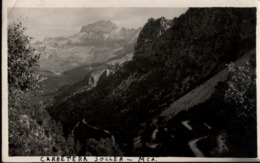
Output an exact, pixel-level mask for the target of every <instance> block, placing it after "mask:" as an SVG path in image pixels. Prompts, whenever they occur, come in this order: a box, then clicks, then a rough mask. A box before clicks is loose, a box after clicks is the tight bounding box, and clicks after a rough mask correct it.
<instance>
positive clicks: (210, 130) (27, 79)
mask: <svg viewBox="0 0 260 163" xmlns="http://www.w3.org/2000/svg"><path fill="white" fill-rule="evenodd" d="M257 12H259V11H258V8H257V7H243V6H242V7H229V6H228V7H219V6H216V7H170V6H169V7H167V6H166V7H111V6H107V7H59V8H55V7H8V8H7V24H6V27H7V29H6V31H7V32H6V34H7V36H6V37H7V38H6V40H7V43H6V46H7V50H6V61H7V62H6V66H7V67H6V73H7V74H6V77H7V79H6V81H7V85H8V87H7V89H6V90H7V92H5V93H6V96H3V97H7V99H8V100H7V105H6V115H5V116H6V118H7V121H8V122H6V123H8V125H7V126H8V129H7V130H6V132H8V137H7V139H8V143H7V147H6V149H5V150H6V152H7V153H8V157H9V158H15V157H24V156H26V157H35V156H37V157H41V158H39V161H44V162H48V161H50V162H51V161H53V160H51V159H53V158H54V159H55V160H54V161H59V160H58V159H60V158H61V156H82V157H83V156H84V159H86V160H87V158H88V157H93V156H94V157H96V159H100V158H98V157H101V156H102V158H103V157H108V156H110V157H113V160H112V161H119V159H124V157H129V158H138V159H139V161H147V160H144V159H145V158H147V159H153V160H152V161H159V160H156V159H157V158H163V157H176V158H179V157H181V158H190V159H192V158H195V157H198V158H254V159H257V158H258V150H257V147H258V145H257V142H258V141H257V136H258V135H257V82H256V78H257V73H256V67H257V59H256V58H257V55H256V53H257V46H256V45H257V37H256V36H257ZM3 30H5V29H3ZM2 54H3V55H4V53H2ZM2 57H3V56H2ZM2 61H3V62H4V61H5V59H3V60H2ZM2 69H3V70H4V68H3V67H2ZM2 77H3V76H2ZM2 94H3V92H2ZM3 109H4V108H3ZM3 115H4V114H3ZM3 132H4V131H3ZM47 156H55V157H52V158H50V157H47ZM116 158H117V160H114V159H116ZM110 159H111V158H110ZM138 159H137V160H138ZM140 159H141V160H140ZM86 160H83V158H82V161H83V162H84V161H86ZM65 161H66V160H65ZM69 161H71V160H69ZM76 161H77V160H76ZM99 161H103V160H99ZM104 161H105V160H104ZM110 161H111V160H110ZM121 161H122V160H121ZM123 161H127V160H123ZM128 161H133V160H128ZM150 161H151V160H150Z"/></svg>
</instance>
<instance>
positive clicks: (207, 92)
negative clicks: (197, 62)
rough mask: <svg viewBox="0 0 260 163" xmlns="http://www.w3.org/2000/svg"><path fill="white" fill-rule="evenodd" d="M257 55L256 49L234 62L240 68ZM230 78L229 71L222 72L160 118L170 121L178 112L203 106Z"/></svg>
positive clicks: (194, 90)
mask: <svg viewBox="0 0 260 163" xmlns="http://www.w3.org/2000/svg"><path fill="white" fill-rule="evenodd" d="M254 55H255V49H253V50H250V51H249V52H247V53H246V54H244V55H243V56H242V57H241V58H239V59H238V60H237V61H235V62H234V64H235V65H237V66H240V65H242V64H245V63H246V62H248V61H249V59H250V57H252V56H254ZM227 77H228V69H227V68H225V69H224V70H222V71H220V72H219V73H217V74H216V75H214V76H213V77H212V78H210V79H209V80H207V81H206V82H204V83H203V84H201V85H199V86H198V87H196V88H195V89H193V90H192V91H190V92H189V93H187V94H185V95H184V96H182V97H181V98H179V99H178V100H176V101H174V102H173V103H172V104H171V105H170V106H169V107H168V108H167V109H165V110H164V111H163V112H162V113H161V114H160V116H162V117H164V118H166V119H170V118H172V117H174V116H175V115H176V114H178V112H180V111H183V110H188V109H189V108H192V107H193V106H195V105H198V104H201V103H203V102H205V101H207V100H208V99H209V98H210V97H211V95H212V94H213V93H214V91H215V87H216V86H217V84H218V83H219V82H223V81H226V80H227Z"/></svg>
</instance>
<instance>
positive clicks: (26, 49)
mask: <svg viewBox="0 0 260 163" xmlns="http://www.w3.org/2000/svg"><path fill="white" fill-rule="evenodd" d="M25 30H26V29H25V28H24V27H23V26H22V23H21V22H20V23H15V22H13V23H11V24H10V25H8V86H9V89H8V93H9V97H12V98H15V99H16V100H18V98H22V96H21V94H23V93H25V92H27V91H28V90H37V89H38V88H39V86H40V83H41V82H42V81H43V80H44V78H42V77H40V76H39V75H38V74H35V73H34V72H33V70H32V69H33V68H34V67H36V66H38V60H39V58H40V55H41V54H43V53H44V47H43V48H41V49H37V50H36V49H35V48H33V47H32V46H31V44H30V42H31V40H32V37H29V36H27V35H25V34H24V32H25Z"/></svg>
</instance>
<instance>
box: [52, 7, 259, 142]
mask: <svg viewBox="0 0 260 163" xmlns="http://www.w3.org/2000/svg"><path fill="white" fill-rule="evenodd" d="M255 27H256V10H255V9H252V8H251V9H250V8H248V9H244V8H243V9H235V8H201V9H200V8H196V9H195V8H191V9H189V10H188V11H187V12H186V13H185V14H183V15H181V16H180V17H179V18H174V19H173V20H166V19H165V18H160V19H157V20H154V19H149V20H148V22H147V23H146V24H145V26H144V27H143V29H142V30H141V32H140V34H139V37H138V39H137V43H136V46H135V52H134V58H133V60H132V61H130V62H127V63H125V64H124V65H123V67H122V68H120V69H119V70H117V71H116V72H115V73H114V74H113V75H110V76H108V77H107V78H105V79H103V80H102V81H100V82H98V84H97V86H96V87H95V88H94V89H92V90H90V91H88V92H85V93H82V94H80V95H78V96H75V97H73V98H71V99H69V100H68V101H66V102H64V103H62V104H58V105H54V106H53V108H50V109H49V110H50V113H51V114H52V115H53V117H55V118H57V119H58V120H60V121H62V122H63V123H64V124H66V125H72V126H73V125H74V123H76V121H78V120H79V119H81V118H86V119H88V120H89V121H90V122H91V123H93V124H98V125H100V126H104V127H106V128H109V129H110V130H111V131H113V132H114V133H116V136H117V137H118V141H119V142H120V141H122V142H123V141H126V139H128V138H129V140H130V139H131V138H132V137H131V136H133V135H134V132H137V131H136V128H137V126H140V125H141V124H143V123H145V122H147V121H149V120H150V119H151V118H152V117H156V116H157V115H158V114H159V113H160V112H161V111H162V110H164V109H165V108H167V107H169V105H170V104H171V103H172V102H173V101H175V100H177V99H178V98H180V97H181V96H183V95H185V94H186V93H187V92H189V91H190V90H191V89H193V88H195V87H196V86H198V85H200V84H201V83H203V82H205V81H206V80H207V79H209V78H210V77H212V76H213V75H215V74H216V73H217V72H219V71H220V70H222V69H223V68H224V67H225V64H227V63H229V62H231V61H235V60H236V59H237V58H239V57H240V56H241V55H242V54H243V53H244V52H245V51H249V50H250V49H252V48H255V46H256V44H255V39H256V35H255V33H256V32H255V31H256V29H255ZM68 113H69V114H68ZM72 115H73V118H72ZM130 137H131V138H130Z"/></svg>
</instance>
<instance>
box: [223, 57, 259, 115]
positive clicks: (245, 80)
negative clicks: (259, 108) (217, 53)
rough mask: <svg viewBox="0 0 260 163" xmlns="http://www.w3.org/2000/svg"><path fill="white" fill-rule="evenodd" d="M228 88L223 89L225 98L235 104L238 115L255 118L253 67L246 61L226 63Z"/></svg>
mask: <svg viewBox="0 0 260 163" xmlns="http://www.w3.org/2000/svg"><path fill="white" fill-rule="evenodd" d="M228 70H229V72H230V74H229V80H228V89H227V90H226V91H225V100H226V102H228V103H233V104H234V105H235V106H236V113H237V114H238V116H239V117H246V118H248V117H250V116H252V117H253V118H255V108H256V92H255V90H256V81H255V77H256V75H255V68H254V67H253V66H252V64H251V63H249V62H247V63H246V64H245V65H242V66H235V65H234V64H233V63H231V64H229V65H228Z"/></svg>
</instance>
